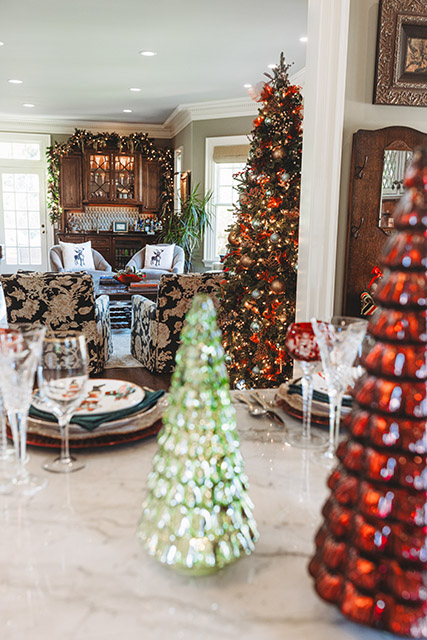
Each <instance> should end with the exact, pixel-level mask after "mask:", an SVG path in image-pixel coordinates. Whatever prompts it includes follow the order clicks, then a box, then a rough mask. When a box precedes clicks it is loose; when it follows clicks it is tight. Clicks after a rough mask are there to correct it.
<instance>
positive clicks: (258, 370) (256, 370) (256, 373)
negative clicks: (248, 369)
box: [252, 365, 260, 376]
mask: <svg viewBox="0 0 427 640" xmlns="http://www.w3.org/2000/svg"><path fill="white" fill-rule="evenodd" d="M259 372H260V368H259V366H258V365H255V366H254V368H253V369H252V373H254V374H255V375H256V376H257V375H258V374H259Z"/></svg>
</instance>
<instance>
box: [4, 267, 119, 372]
mask: <svg viewBox="0 0 427 640" xmlns="http://www.w3.org/2000/svg"><path fill="white" fill-rule="evenodd" d="M0 284H1V286H2V288H3V293H4V298H5V302H6V311H7V320H8V322H9V323H15V322H28V323H37V324H42V325H45V326H46V327H47V334H48V335H49V333H53V332H54V331H63V330H72V331H81V332H82V333H83V334H84V336H85V338H86V344H87V350H88V369H89V373H90V374H94V373H99V372H101V371H103V369H104V367H105V363H106V361H107V360H108V358H109V357H110V356H111V355H112V353H113V342H112V337H111V324H110V301H109V298H108V296H100V297H99V298H97V299H96V300H95V297H94V291H93V280H92V276H91V275H89V274H87V273H68V272H67V273H50V272H47V273H38V272H27V273H14V274H12V275H0Z"/></svg>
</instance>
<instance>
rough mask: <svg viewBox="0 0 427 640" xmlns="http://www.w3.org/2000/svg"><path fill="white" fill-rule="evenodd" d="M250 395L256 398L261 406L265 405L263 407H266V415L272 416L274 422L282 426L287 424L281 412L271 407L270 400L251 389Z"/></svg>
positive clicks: (253, 398)
mask: <svg viewBox="0 0 427 640" xmlns="http://www.w3.org/2000/svg"><path fill="white" fill-rule="evenodd" d="M250 396H251V398H252V400H255V402H257V403H258V404H259V405H260V406H261V407H263V409H265V412H266V415H267V416H268V417H269V418H270V420H273V421H274V422H276V424H280V426H281V427H285V426H286V425H285V421H284V420H283V418H282V417H281V416H279V414H278V413H277V412H276V411H274V409H272V408H271V407H270V405H269V404H268V402H267V401H266V400H264V398H262V397H261V396H260V395H259V394H258V393H257V392H256V391H251V392H250Z"/></svg>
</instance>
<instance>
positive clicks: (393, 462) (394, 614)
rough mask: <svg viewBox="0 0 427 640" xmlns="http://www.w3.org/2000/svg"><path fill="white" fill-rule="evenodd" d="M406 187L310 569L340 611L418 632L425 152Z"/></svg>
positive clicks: (423, 606)
mask: <svg viewBox="0 0 427 640" xmlns="http://www.w3.org/2000/svg"><path fill="white" fill-rule="evenodd" d="M405 186H406V188H407V192H406V194H405V196H404V198H403V199H402V201H401V203H400V204H399V205H398V208H397V210H396V213H395V218H394V224H395V228H396V230H397V232H395V233H394V234H393V235H392V236H391V237H390V238H389V240H388V241H387V243H386V245H385V248H384V253H383V258H382V265H383V267H384V278H383V280H382V281H381V283H380V284H379V286H378V289H377V291H376V292H375V296H374V298H375V302H376V304H377V305H378V307H379V309H378V310H377V312H376V313H375V314H374V315H373V316H372V318H371V320H370V324H369V329H368V333H369V334H370V335H371V336H372V337H373V339H374V341H375V342H374V346H373V347H372V348H371V350H370V351H369V353H367V354H366V355H365V358H364V363H365V368H366V373H365V374H364V376H363V377H362V378H361V379H360V380H359V382H358V384H357V386H356V389H355V402H354V408H353V410H352V413H351V414H350V416H349V417H348V419H347V423H346V426H347V429H348V431H349V437H348V438H347V440H346V441H344V442H343V443H342V444H341V445H340V447H339V449H338V452H337V454H338V459H339V465H338V467H337V468H336V469H335V470H334V471H333V472H332V474H331V476H330V478H329V481H328V486H329V488H330V489H331V495H330V497H329V499H328V500H327V502H326V504H325V505H324V507H323V511H322V513H323V516H324V523H323V525H322V527H321V528H320V530H319V532H318V533H317V536H316V547H317V551H316V554H315V556H314V558H313V559H312V561H311V563H310V566H309V570H310V573H311V574H312V576H313V577H314V579H315V588H316V590H317V592H318V594H319V595H320V596H321V597H322V598H323V599H324V600H327V601H329V602H332V603H335V604H336V605H337V606H338V607H339V608H340V609H341V611H342V613H343V614H344V615H345V616H347V617H349V618H351V619H352V620H354V621H356V622H360V623H362V624H366V625H369V626H372V627H376V628H379V629H385V630H388V631H392V632H394V633H397V634H401V635H406V636H409V637H413V638H426V637H427V602H426V600H427V573H426V569H427V526H426V525H427V522H426V511H427V509H426V506H427V500H426V498H427V493H426V488H427V465H426V451H427V431H426V426H427V271H426V268H427V149H423V150H418V151H416V152H415V154H414V158H413V163H412V165H411V167H410V169H409V170H408V172H407V174H406V178H405Z"/></svg>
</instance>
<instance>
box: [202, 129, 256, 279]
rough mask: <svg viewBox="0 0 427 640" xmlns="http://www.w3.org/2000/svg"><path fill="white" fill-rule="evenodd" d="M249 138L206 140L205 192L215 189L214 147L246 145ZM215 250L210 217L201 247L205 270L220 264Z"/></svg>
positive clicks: (213, 226)
mask: <svg viewBox="0 0 427 640" xmlns="http://www.w3.org/2000/svg"><path fill="white" fill-rule="evenodd" d="M248 141H250V138H249V136H247V135H243V136H220V137H218V138H206V147H205V192H206V193H208V192H209V191H213V190H214V187H215V162H214V160H213V152H214V147H226V146H230V145H239V144H248ZM215 249H216V218H215V216H213V215H212V224H211V226H210V227H208V228H207V229H206V231H205V238H204V245H203V264H204V265H205V267H206V268H207V269H212V268H214V267H215V264H216V263H219V262H220V257H219V255H216V254H215Z"/></svg>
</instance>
